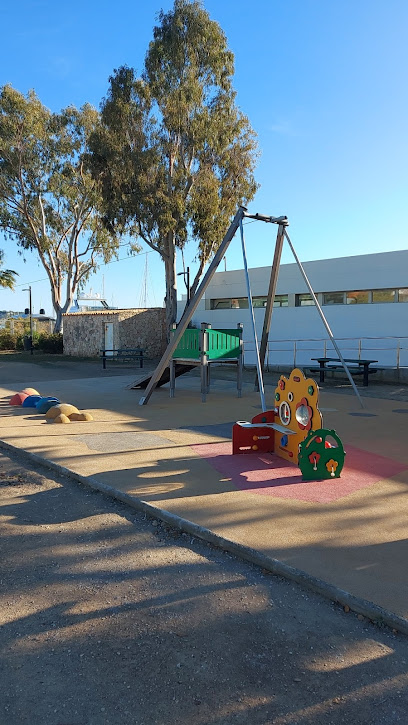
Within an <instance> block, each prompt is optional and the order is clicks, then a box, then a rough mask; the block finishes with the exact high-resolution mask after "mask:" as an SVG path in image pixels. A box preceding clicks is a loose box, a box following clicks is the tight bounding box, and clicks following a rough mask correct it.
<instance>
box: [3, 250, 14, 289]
mask: <svg viewBox="0 0 408 725" xmlns="http://www.w3.org/2000/svg"><path fill="white" fill-rule="evenodd" d="M3 259H4V252H3V251H2V250H1V249H0V287H8V288H9V289H14V285H15V282H16V277H17V276H18V275H17V272H14V271H13V270H12V269H3Z"/></svg>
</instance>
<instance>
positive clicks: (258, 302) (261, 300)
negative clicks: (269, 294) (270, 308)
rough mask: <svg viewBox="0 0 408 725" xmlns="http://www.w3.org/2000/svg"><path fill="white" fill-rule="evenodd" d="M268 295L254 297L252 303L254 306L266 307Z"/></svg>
mask: <svg viewBox="0 0 408 725" xmlns="http://www.w3.org/2000/svg"><path fill="white" fill-rule="evenodd" d="M266 300H267V298H266V297H253V298H252V304H253V306H254V307H266Z"/></svg>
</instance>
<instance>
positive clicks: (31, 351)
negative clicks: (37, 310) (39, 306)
mask: <svg viewBox="0 0 408 725" xmlns="http://www.w3.org/2000/svg"><path fill="white" fill-rule="evenodd" d="M23 292H28V295H29V301H30V307H29V314H30V338H29V339H30V353H31V355H32V354H33V353H34V348H33V306H32V302H31V285H30V286H29V287H24V288H23ZM26 313H27V308H26Z"/></svg>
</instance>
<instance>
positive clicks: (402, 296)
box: [398, 287, 408, 302]
mask: <svg viewBox="0 0 408 725" xmlns="http://www.w3.org/2000/svg"><path fill="white" fill-rule="evenodd" d="M398 302H408V289H407V288H406V287H405V289H399V290H398Z"/></svg>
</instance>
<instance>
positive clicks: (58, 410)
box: [45, 403, 79, 422]
mask: <svg viewBox="0 0 408 725" xmlns="http://www.w3.org/2000/svg"><path fill="white" fill-rule="evenodd" d="M71 413H79V410H78V408H76V407H75V405H69V404H68V403H59V404H58V405H53V406H52V408H50V409H49V410H47V412H46V414H45V417H46V419H47V420H49V421H51V422H52V421H54V420H55V419H56V418H58V416H59V415H65V416H67V417H68V416H69V415H71ZM59 422H61V421H59Z"/></svg>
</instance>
